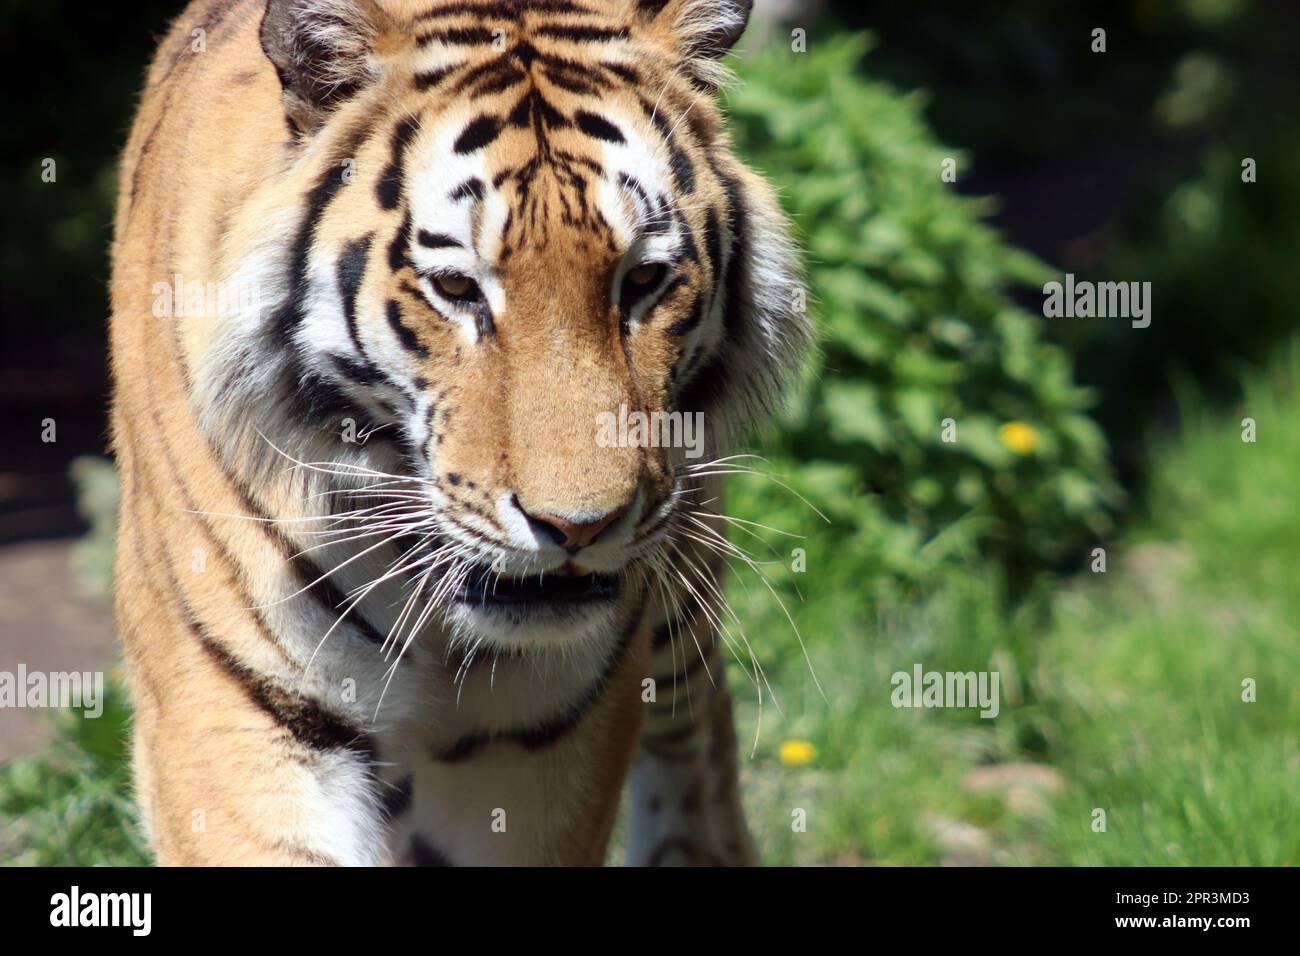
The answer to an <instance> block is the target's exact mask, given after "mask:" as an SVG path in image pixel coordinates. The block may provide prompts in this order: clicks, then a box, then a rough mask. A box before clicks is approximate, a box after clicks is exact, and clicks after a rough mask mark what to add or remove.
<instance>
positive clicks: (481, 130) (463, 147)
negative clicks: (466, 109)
mask: <svg viewBox="0 0 1300 956" xmlns="http://www.w3.org/2000/svg"><path fill="white" fill-rule="evenodd" d="M500 135H501V120H500V119H498V118H497V117H495V116H480V117H478V118H477V119H475V120H471V121H470V123H469V125H468V126H466V127H465V129H464V130H463V131H462V132H461V134H460V135H459V136H457V137H456V142H455V144H454V145H453V146H452V149H453V150H454V151H455V152H457V153H460V154H462V155H463V154H465V153H474V152H477V151H478V150H480V149H483V148H484V147H485V146H489V145H491V143H492V142H493V140H495V139H496V138H497V137H498V136H500Z"/></svg>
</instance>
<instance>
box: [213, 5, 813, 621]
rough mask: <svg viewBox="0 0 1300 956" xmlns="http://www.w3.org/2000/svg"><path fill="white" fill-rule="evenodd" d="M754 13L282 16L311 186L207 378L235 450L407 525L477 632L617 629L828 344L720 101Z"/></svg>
mask: <svg viewBox="0 0 1300 956" xmlns="http://www.w3.org/2000/svg"><path fill="white" fill-rule="evenodd" d="M749 7H750V2H749V0H658V2H635V0H503V2H486V0H420V2H413V3H407V2H378V0H270V2H269V4H268V9H267V13H266V16H265V19H264V21H263V23H262V27H261V40H262V47H263V50H264V51H265V54H266V57H267V59H268V60H269V62H270V63H271V64H272V65H273V66H274V68H275V70H276V72H277V74H278V78H279V81H280V84H281V87H282V91H283V92H282V107H283V111H284V116H285V122H286V127H287V131H286V133H285V143H284V146H283V164H284V170H285V172H284V179H283V180H282V181H281V182H280V183H278V184H277V186H276V188H275V189H273V190H271V189H268V190H264V192H263V194H262V195H260V196H259V198H258V199H257V201H256V202H255V203H254V204H253V205H254V209H253V211H252V212H251V213H250V214H249V215H248V216H247V217H246V219H245V223H246V224H247V225H246V228H247V229H248V230H249V235H250V236H252V235H253V233H256V236H255V238H250V240H249V241H250V244H251V246H252V250H251V252H250V251H248V250H245V252H244V254H243V255H242V256H240V257H239V258H238V260H237V264H236V265H235V266H234V269H235V271H236V272H237V273H240V274H243V275H245V276H246V277H248V278H249V279H250V281H255V282H256V283H257V284H258V285H259V286H260V288H261V289H262V290H263V293H262V295H261V297H260V302H261V304H262V305H263V306H264V307H263V308H260V309H259V310H258V311H257V313H256V315H255V316H254V315H249V316H245V318H244V321H243V322H242V323H241V324H240V325H239V326H238V327H237V328H232V329H230V330H229V332H228V334H227V335H225V336H223V337H221V339H220V341H219V342H218V344H217V346H216V347H215V348H214V349H213V350H212V356H213V357H212V358H211V359H210V360H209V362H208V363H207V364H206V366H205V370H206V380H207V383H208V387H207V389H206V394H207V395H208V396H210V401H209V404H210V408H209V409H208V414H207V416H206V420H207V422H208V424H209V427H210V428H211V429H212V430H214V431H216V432H218V433H220V434H222V435H223V436H225V447H226V448H227V449H229V451H228V455H229V456H230V457H232V458H235V459H239V460H241V461H247V460H251V459H255V458H256V456H257V454H258V452H257V451H256V450H255V447H256V446H257V445H258V441H257V440H255V439H254V438H253V437H252V434H253V433H254V432H260V433H261V436H265V437H266V438H267V439H268V440H269V441H272V442H274V443H275V445H276V446H277V447H278V448H280V449H281V450H284V451H286V452H287V453H289V454H291V455H292V456H293V457H295V458H296V459H298V460H300V461H303V462H332V463H334V464H333V465H332V466H330V467H329V468H324V469H322V468H319V467H317V468H314V469H312V470H311V477H316V478H321V479H322V480H324V481H325V482H327V483H329V484H332V485H337V486H349V485H351V486H352V487H354V488H359V489H361V490H364V491H366V492H367V493H373V494H374V496H375V497H374V498H373V499H370V503H371V505H372V507H373V508H374V509H375V511H374V513H375V514H383V515H386V516H387V517H388V519H389V520H390V525H389V526H390V527H391V526H392V525H391V519H392V516H393V515H402V516H407V518H409V524H408V525H406V526H403V529H402V530H403V534H402V535H401V537H400V540H399V543H400V548H399V552H400V554H401V555H404V557H403V558H402V560H405V561H406V562H407V563H408V564H409V566H410V571H411V573H412V574H413V575H419V574H423V573H424V572H425V571H426V570H429V571H430V584H429V587H430V590H431V591H432V590H433V589H434V588H436V587H438V586H439V584H440V582H447V575H448V574H453V573H454V574H455V575H456V578H455V580H453V581H451V582H450V583H442V592H441V593H440V594H439V597H440V598H442V599H445V600H446V602H447V604H448V615H449V619H450V620H451V622H452V624H454V625H456V626H457V627H460V628H462V629H464V630H466V631H468V632H470V633H482V634H488V635H490V636H491V638H492V639H493V640H496V641H499V642H503V643H512V642H515V641H520V640H537V639H539V635H540V636H546V635H551V636H553V637H555V638H556V639H563V638H565V637H567V636H569V635H571V634H573V633H575V630H576V631H579V632H580V631H583V630H585V629H587V628H588V627H594V626H597V625H599V624H602V623H604V622H606V621H607V619H608V618H609V616H610V614H611V613H612V611H611V610H610V609H611V608H612V607H613V606H614V605H615V604H617V598H618V591H619V586H620V582H621V581H624V580H626V578H627V574H628V572H629V571H630V570H631V569H634V568H635V567H637V566H638V564H639V563H643V562H646V561H650V560H653V558H654V556H655V554H656V553H657V552H658V549H659V548H660V546H661V545H662V542H663V539H664V536H665V534H666V533H667V532H668V530H669V529H670V527H671V525H672V522H673V519H674V517H675V515H676V514H677V511H678V510H679V508H680V507H681V506H682V502H683V500H685V499H688V498H689V497H690V491H691V490H692V489H690V488H688V487H687V485H688V484H689V479H690V475H691V474H692V469H691V467H690V466H691V465H692V464H696V465H699V464H703V463H706V462H708V461H709V460H711V459H712V458H714V457H716V456H718V455H720V454H722V453H723V450H724V449H725V448H726V447H727V446H728V444H729V443H730V442H732V441H733V440H735V439H736V437H737V436H739V435H740V434H741V433H742V432H743V431H744V430H745V429H746V428H747V427H748V426H750V425H751V424H752V423H754V422H755V421H756V420H758V419H760V418H761V417H762V416H763V415H764V414H765V413H767V412H768V411H769V410H770V409H771V408H772V406H773V404H774V403H775V402H776V401H777V399H778V398H779V395H780V393H781V390H782V387H783V385H784V384H785V382H786V380H787V379H788V378H789V376H790V375H791V373H792V372H793V371H794V370H795V369H796V368H797V366H798V364H799V361H800V358H801V356H802V354H803V352H804V351H805V349H806V347H807V343H808V341H809V338H810V331H809V325H808V321H807V318H806V316H805V315H804V314H803V311H802V307H801V302H802V296H803V293H802V288H801V285H800V281H799V278H798V275H797V268H796V255H795V252H794V250H793V247H792V244H791V241H790V239H789V236H788V224H787V222H786V220H785V218H784V217H783V215H782V213H781V212H780V210H779V206H778V204H777V202H776V201H775V198H774V196H773V194H772V192H771V190H770V189H769V188H768V187H767V186H766V185H765V184H764V183H763V182H762V180H761V179H759V178H758V177H757V176H756V175H754V174H753V173H751V172H750V171H749V170H747V169H746V168H745V167H744V166H743V165H742V164H741V163H740V162H739V161H738V160H737V158H736V157H735V155H734V154H733V152H732V149H731V146H730V142H729V140H728V137H727V135H726V132H725V130H724V129H723V126H722V122H721V117H720V111H719V107H718V104H717V102H716V91H717V89H718V87H719V85H720V84H721V83H722V82H723V80H724V78H725V74H726V70H725V68H724V67H723V65H722V63H721V59H722V56H723V55H724V54H725V53H726V52H727V51H728V49H729V48H730V47H731V45H732V44H733V43H734V42H735V41H736V39H737V38H738V37H739V35H740V33H741V32H742V30H743V29H744V27H745V25H746V21H747V19H748V14H749ZM268 288H269V289H271V290H273V293H272V294H271V296H270V297H269V302H268V297H267V295H266V293H265V290H266V289H268ZM250 409H252V411H251V413H250ZM697 422H699V423H702V431H700V432H699V433H698V434H697V433H696V431H695V425H696V423H697ZM348 423H351V425H352V427H353V428H354V429H355V432H354V435H353V437H355V438H356V440H355V441H346V440H345V441H344V442H342V443H341V442H340V434H341V433H345V432H346V428H347V426H348ZM232 435H238V436H239V437H238V438H237V439H232V438H231V436H232ZM674 435H675V436H676V438H675V439H674V438H673V436H674ZM665 436H666V437H667V438H668V439H669V440H668V441H666V442H665V441H663V440H661V439H663V438H664V437H665ZM698 471H699V469H698V467H697V468H696V469H695V472H696V473H698ZM399 479H400V480H401V481H400V482H399ZM333 500H338V499H333ZM384 509H388V510H387V511H385V510H384ZM404 520H406V519H405V518H404ZM433 568H437V569H438V570H437V573H433V572H432V569H433Z"/></svg>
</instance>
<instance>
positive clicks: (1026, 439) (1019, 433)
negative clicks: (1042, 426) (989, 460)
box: [998, 422, 1038, 455]
mask: <svg viewBox="0 0 1300 956" xmlns="http://www.w3.org/2000/svg"><path fill="white" fill-rule="evenodd" d="M998 438H999V439H1000V440H1001V441H1002V444H1004V445H1006V446H1007V447H1008V448H1010V449H1011V450H1012V451H1014V452H1015V453H1016V454H1017V455H1032V454H1033V453H1034V449H1035V448H1037V447H1038V432H1037V430H1036V429H1035V428H1034V426H1033V425H1026V424H1025V423H1024V422H1007V423H1006V424H1005V425H1003V426H1002V427H1001V428H999V429H998Z"/></svg>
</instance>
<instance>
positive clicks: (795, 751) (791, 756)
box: [781, 740, 817, 767]
mask: <svg viewBox="0 0 1300 956" xmlns="http://www.w3.org/2000/svg"><path fill="white" fill-rule="evenodd" d="M816 759H817V748H816V747H814V746H813V745H812V744H810V743H808V741H806V740H785V741H782V742H781V763H783V764H785V765H786V766H787V767H802V766H803V765H804V764H808V763H812V762H813V761H814V760H816Z"/></svg>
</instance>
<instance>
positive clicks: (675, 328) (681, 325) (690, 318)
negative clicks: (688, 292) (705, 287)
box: [668, 295, 704, 335]
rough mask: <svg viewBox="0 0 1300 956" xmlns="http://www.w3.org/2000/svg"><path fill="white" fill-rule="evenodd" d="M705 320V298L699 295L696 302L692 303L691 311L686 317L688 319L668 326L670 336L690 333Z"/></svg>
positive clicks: (679, 320)
mask: <svg viewBox="0 0 1300 956" xmlns="http://www.w3.org/2000/svg"><path fill="white" fill-rule="evenodd" d="M703 318H704V296H702V295H697V296H696V297H695V301H694V302H692V303H691V311H690V312H689V313H688V314H687V315H686V317H685V318H682V319H678V320H677V321H676V322H674V323H673V324H672V325H670V326H668V334H669V335H685V334H686V333H687V332H690V331H691V330H692V329H694V328H695V327H696V326H697V325H699V324H700V320H701V319H703Z"/></svg>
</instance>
